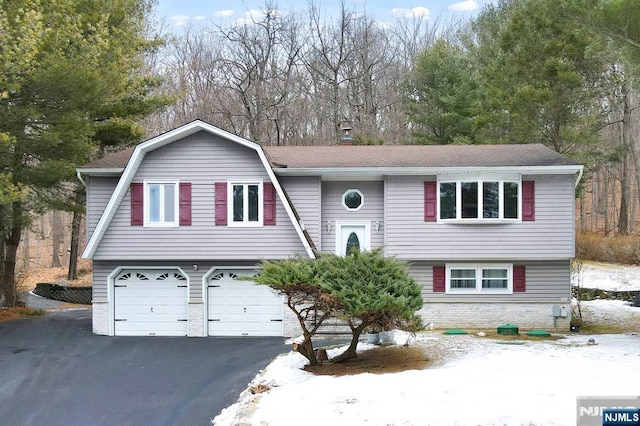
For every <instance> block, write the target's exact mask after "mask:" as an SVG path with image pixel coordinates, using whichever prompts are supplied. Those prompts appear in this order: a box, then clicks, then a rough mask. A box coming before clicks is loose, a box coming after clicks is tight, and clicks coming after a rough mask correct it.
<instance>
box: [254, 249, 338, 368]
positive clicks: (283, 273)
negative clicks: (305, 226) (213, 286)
mask: <svg viewBox="0 0 640 426" xmlns="http://www.w3.org/2000/svg"><path fill="white" fill-rule="evenodd" d="M316 268H317V264H316V263H315V261H314V260H313V259H304V258H294V259H286V260H274V261H268V260H264V261H262V264H261V271H260V272H259V274H258V275H257V276H255V277H251V280H252V281H255V282H257V283H258V284H263V285H267V286H269V287H271V288H272V289H274V290H276V291H278V292H279V293H280V294H283V295H284V296H285V297H286V303H287V306H288V307H289V309H291V310H292V311H293V312H294V313H295V315H296V317H297V318H298V322H299V323H300V328H301V329H302V335H303V337H304V339H303V341H302V343H299V344H297V345H294V348H295V350H296V351H298V352H299V353H301V354H302V355H303V356H304V357H305V358H307V359H308V360H309V364H310V365H312V366H313V365H317V364H318V360H317V359H316V355H315V353H314V351H313V342H312V341H311V338H312V337H313V335H314V334H315V333H316V331H318V328H320V325H322V323H323V322H324V320H326V319H327V318H329V317H330V316H331V314H332V312H333V310H334V309H335V307H336V303H337V302H336V298H335V297H333V296H332V295H331V294H328V293H327V292H325V291H324V290H323V288H322V286H321V283H320V280H319V277H320V274H319V273H318V271H317V269H316Z"/></svg>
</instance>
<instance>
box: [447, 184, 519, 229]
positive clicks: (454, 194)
mask: <svg viewBox="0 0 640 426" xmlns="http://www.w3.org/2000/svg"><path fill="white" fill-rule="evenodd" d="M438 200H439V216H438V217H439V219H440V220H460V221H464V220H475V221H478V220H480V221H482V220H488V221H490V220H518V219H520V182H519V181H515V180H513V181H512V180H497V179H496V180H493V179H491V180H455V181H440V182H439V185H438Z"/></svg>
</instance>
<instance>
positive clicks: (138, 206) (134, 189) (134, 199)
mask: <svg viewBox="0 0 640 426" xmlns="http://www.w3.org/2000/svg"><path fill="white" fill-rule="evenodd" d="M143 200H144V187H143V186H142V183H139V182H136V183H132V184H131V225H136V226H140V225H142V224H143V223H144V205H143Z"/></svg>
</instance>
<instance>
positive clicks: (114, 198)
mask: <svg viewBox="0 0 640 426" xmlns="http://www.w3.org/2000/svg"><path fill="white" fill-rule="evenodd" d="M202 130H204V131H206V132H208V133H212V134H214V135H217V136H220V137H222V138H225V139H229V140H232V141H233V142H236V143H238V144H240V145H242V146H245V147H247V148H251V149H253V150H254V151H256V152H257V153H258V156H259V158H260V160H261V161H262V165H263V166H264V168H265V170H266V172H267V174H268V175H269V177H270V179H271V181H272V182H273V184H274V186H275V188H276V192H277V193H278V195H279V196H280V199H281V200H282V204H283V205H284V207H285V210H286V212H287V215H288V216H289V218H290V219H291V223H292V224H293V226H294V228H295V230H296V232H297V233H298V236H299V237H300V241H301V242H302V244H303V246H304V247H305V250H306V252H307V254H308V255H309V257H311V258H312V259H313V258H315V255H314V253H313V250H312V249H311V247H310V246H309V243H308V241H307V239H306V238H305V236H304V233H303V231H302V228H301V227H300V224H299V223H298V221H297V220H296V219H295V215H294V214H293V210H292V209H291V206H290V205H289V203H288V202H287V199H286V197H285V196H284V192H283V190H282V187H281V186H280V183H279V182H278V179H277V178H276V176H275V174H274V173H273V170H272V169H271V167H270V166H269V161H268V160H267V158H266V156H265V154H264V151H263V150H262V147H261V146H260V145H259V144H257V143H254V142H251V141H248V140H246V139H244V138H241V137H240V136H237V135H234V134H232V133H229V132H226V131H224V130H222V129H218V128H217V127H214V126H212V125H210V124H208V123H205V122H203V121H200V120H196V121H193V122H191V123H189V124H186V125H184V126H182V127H179V128H177V129H174V130H171V131H169V132H167V133H164V134H162V135H160V136H157V137H155V138H153V139H149V140H148V141H146V142H143V143H141V144H140V145H138V146H137V147H136V148H135V150H134V151H133V154H132V155H131V158H130V159H129V162H128V163H127V166H126V167H125V169H124V171H123V172H122V176H121V177H120V180H119V181H118V184H117V185H116V188H115V190H114V191H113V194H111V198H110V199H109V203H108V204H107V207H106V208H105V210H104V213H103V214H102V216H101V217H100V220H99V221H98V224H97V225H96V228H95V229H94V231H93V234H92V235H91V239H89V242H88V243H87V247H86V248H85V249H84V252H83V253H82V257H83V258H91V257H93V255H94V254H95V252H96V250H97V248H98V244H99V243H100V240H102V237H103V236H104V233H105V232H106V230H107V228H108V227H109V224H110V223H111V220H112V219H113V216H114V215H115V212H116V210H117V208H118V206H119V205H120V203H121V202H122V199H123V198H124V196H125V194H126V192H127V188H128V187H129V185H130V183H131V181H132V180H133V177H134V176H135V174H136V171H137V170H138V167H139V166H140V164H141V163H142V159H143V158H144V156H145V154H146V153H147V152H149V151H153V150H155V149H157V148H160V147H162V146H165V145H167V144H169V143H171V142H174V141H176V140H179V139H182V138H184V137H186V136H189V135H191V134H194V133H197V132H199V131H202Z"/></svg>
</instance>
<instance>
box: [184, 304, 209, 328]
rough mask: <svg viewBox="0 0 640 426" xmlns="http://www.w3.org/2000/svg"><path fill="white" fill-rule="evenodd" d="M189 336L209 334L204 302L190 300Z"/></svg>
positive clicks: (188, 314)
mask: <svg viewBox="0 0 640 426" xmlns="http://www.w3.org/2000/svg"><path fill="white" fill-rule="evenodd" d="M187 318H188V319H189V321H188V323H187V336H189V337H204V336H206V335H207V329H206V328H207V327H206V325H205V322H204V303H203V302H189V308H188V310H187Z"/></svg>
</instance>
